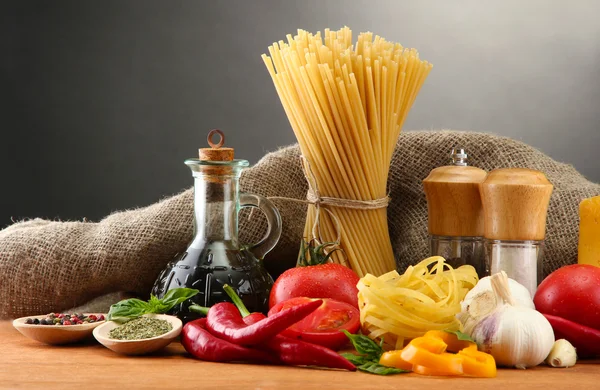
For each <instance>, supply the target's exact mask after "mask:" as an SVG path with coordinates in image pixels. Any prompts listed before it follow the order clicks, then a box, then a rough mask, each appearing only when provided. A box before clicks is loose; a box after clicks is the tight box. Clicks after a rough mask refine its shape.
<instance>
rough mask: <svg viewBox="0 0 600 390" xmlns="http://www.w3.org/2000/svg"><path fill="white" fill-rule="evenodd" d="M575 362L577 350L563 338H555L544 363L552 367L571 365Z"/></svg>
mask: <svg viewBox="0 0 600 390" xmlns="http://www.w3.org/2000/svg"><path fill="white" fill-rule="evenodd" d="M575 362H577V351H575V347H573V345H572V344H571V343H570V342H568V341H567V340H565V339H560V340H556V341H555V342H554V345H553V346H552V349H551V350H550V354H549V355H548V357H547V358H546V364H547V365H549V366H552V367H571V366H574V365H575Z"/></svg>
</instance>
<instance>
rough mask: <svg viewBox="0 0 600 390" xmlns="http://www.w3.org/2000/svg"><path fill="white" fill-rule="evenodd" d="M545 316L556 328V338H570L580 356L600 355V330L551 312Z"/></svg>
mask: <svg viewBox="0 0 600 390" xmlns="http://www.w3.org/2000/svg"><path fill="white" fill-rule="evenodd" d="M544 317H546V319H547V320H548V322H550V325H552V329H554V338H555V339H556V340H559V339H566V340H568V341H569V342H570V343H571V344H573V346H574V347H575V349H576V350H577V355H578V356H580V357H594V356H600V330H598V329H594V328H590V327H589V326H585V325H580V324H578V323H576V322H573V321H569V320H566V319H564V318H562V317H557V316H553V315H550V314H544Z"/></svg>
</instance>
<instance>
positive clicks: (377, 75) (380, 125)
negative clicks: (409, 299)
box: [262, 27, 432, 277]
mask: <svg viewBox="0 0 600 390" xmlns="http://www.w3.org/2000/svg"><path fill="white" fill-rule="evenodd" d="M262 58H263V61H264V62H265V65H266V66H267V69H268V71H269V74H270V75H271V78H272V79H273V83H274V84H275V88H276V90H277V93H278V95H279V98H280V100H281V103H282V105H283V107H284V109H285V112H286V114H287V116H288V119H289V121H290V124H291V126H292V128H293V130H294V134H295V135H296V138H297V139H298V143H299V144H300V148H301V150H302V155H303V156H304V157H305V158H306V159H307V161H309V162H310V164H311V166H312V170H313V171H314V176H315V178H314V180H315V183H314V184H315V186H316V187H317V188H318V189H319V192H320V194H321V196H324V197H330V198H341V199H351V200H364V201H372V200H377V199H382V198H385V197H386V196H387V193H386V185H387V177H388V173H389V165H390V161H391V158H392V153H393V151H394V146H395V144H396V140H397V138H398V136H399V134H400V131H401V127H402V124H403V123H404V121H405V120H406V116H407V115H408V112H409V111H410V108H411V107H412V105H413V103H414V100H415V98H416V96H417V94H418V92H419V90H420V89H421V86H422V85H423V83H424V82H425V79H426V77H427V75H428V74H429V71H430V70H431V67H432V65H431V64H430V63H428V62H427V61H423V60H421V59H420V58H419V54H418V52H417V51H416V50H415V49H405V48H404V47H402V45H400V44H398V43H394V42H388V41H386V40H385V39H384V38H382V37H380V36H377V35H376V36H373V34H372V33H370V32H366V33H361V34H359V36H358V39H357V41H356V44H355V45H353V44H352V31H351V30H350V29H349V28H348V27H344V28H342V29H340V30H339V31H331V30H329V29H326V30H325V31H324V34H321V33H320V32H318V33H316V34H312V33H310V32H307V31H304V30H298V32H297V34H296V35H294V36H292V35H291V34H288V35H287V36H286V41H283V40H282V41H279V42H276V43H273V45H271V46H270V47H269V55H268V56H267V55H264V54H263V56H262ZM316 207H327V208H328V211H330V212H331V213H333V215H335V217H336V219H337V220H338V221H339V228H338V227H337V226H336V224H335V223H334V221H333V218H330V217H329V214H328V213H321V214H320V215H321V216H320V217H319V229H318V232H319V234H320V235H321V237H316V238H318V239H319V240H320V241H322V242H332V241H334V240H335V239H336V237H337V236H338V235H339V236H341V243H340V246H341V248H342V249H343V251H340V252H335V253H334V254H333V259H334V261H336V262H339V263H342V264H345V265H348V266H350V267H351V268H352V269H353V270H354V271H356V272H357V273H358V275H359V276H361V277H362V276H364V275H365V274H367V273H370V274H373V275H381V274H384V273H386V272H389V271H391V270H393V269H395V268H396V263H395V261H394V254H393V251H392V246H391V243H390V238H389V233H388V225H387V213H386V209H385V208H381V209H371V210H361V209H350V208H344V207H335V206H331V205H320V206H315V205H309V207H308V215H307V220H306V225H305V230H304V235H305V238H307V239H310V238H313V237H312V235H313V231H314V230H315V229H313V223H314V221H315V220H316V213H317V212H318V211H317V209H316ZM323 214H328V215H327V216H325V217H324V216H323ZM339 229H341V231H338V230H339ZM342 254H345V256H346V257H347V259H345V258H344V257H343V255H342Z"/></svg>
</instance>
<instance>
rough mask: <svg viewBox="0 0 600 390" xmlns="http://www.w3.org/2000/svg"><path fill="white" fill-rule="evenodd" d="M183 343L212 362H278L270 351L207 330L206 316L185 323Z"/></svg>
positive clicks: (185, 346) (190, 350) (187, 349)
mask: <svg viewBox="0 0 600 390" xmlns="http://www.w3.org/2000/svg"><path fill="white" fill-rule="evenodd" d="M181 344H183V347H184V348H185V350H186V351H188V353H190V354H191V355H192V356H194V357H196V358H198V359H202V360H207V361H211V362H232V361H248V362H255V361H260V362H271V363H277V362H278V360H277V359H276V358H275V357H274V356H272V355H271V354H270V353H267V352H265V351H262V350H259V349H252V348H246V347H242V346H241V345H237V344H233V343H230V342H229V341H225V340H221V339H219V338H217V337H215V336H213V335H212V334H210V332H209V331H207V330H206V318H201V319H199V320H195V321H191V322H188V323H187V324H185V326H184V327H183V330H182V331H181Z"/></svg>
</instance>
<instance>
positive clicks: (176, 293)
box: [161, 287, 200, 311]
mask: <svg viewBox="0 0 600 390" xmlns="http://www.w3.org/2000/svg"><path fill="white" fill-rule="evenodd" d="M199 292H200V291H199V290H196V289H193V288H183V287H182V288H174V289H172V290H169V291H167V293H166V294H165V296H164V297H163V298H162V300H161V301H162V303H164V305H165V307H168V308H167V309H166V311H169V310H171V309H172V308H173V307H175V306H176V305H178V304H180V303H182V302H183V301H185V300H187V299H190V298H191V297H193V296H194V295H196V294H198V293H199Z"/></svg>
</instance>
